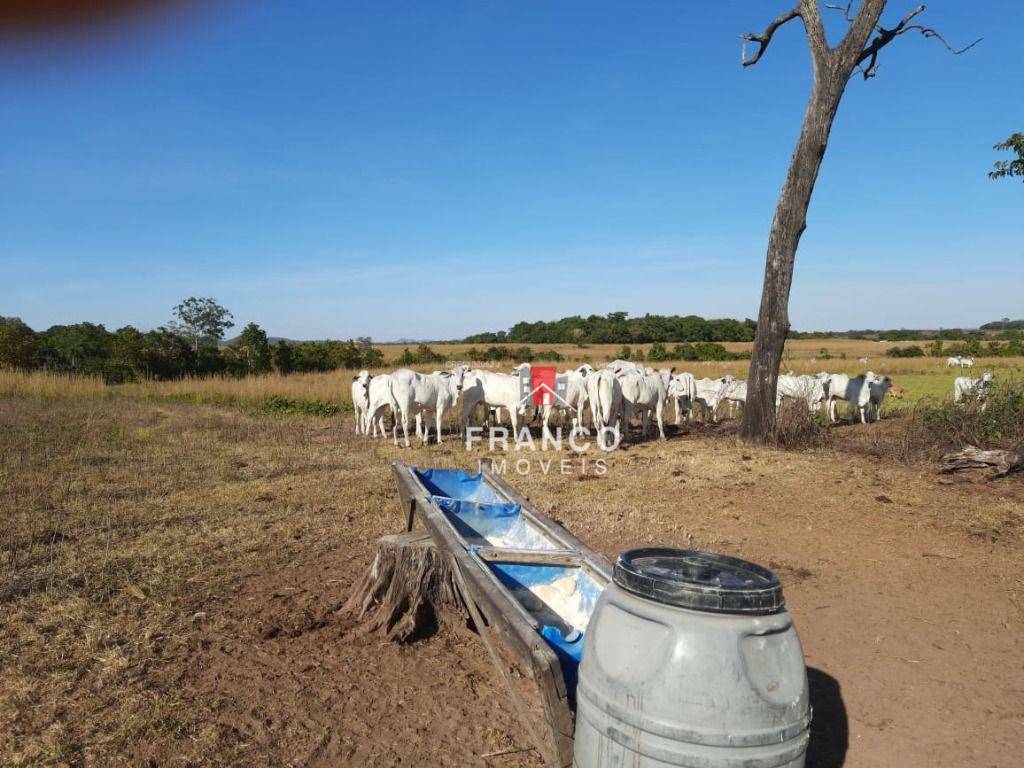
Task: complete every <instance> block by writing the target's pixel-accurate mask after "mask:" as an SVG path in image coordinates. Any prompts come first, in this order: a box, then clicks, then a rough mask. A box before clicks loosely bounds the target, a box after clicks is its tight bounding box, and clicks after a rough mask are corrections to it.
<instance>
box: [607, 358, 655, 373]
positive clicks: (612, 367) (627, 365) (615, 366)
mask: <svg viewBox="0 0 1024 768" xmlns="http://www.w3.org/2000/svg"><path fill="white" fill-rule="evenodd" d="M605 368H607V369H608V370H609V371H611V372H612V373H614V374H615V375H616V376H617V375H619V374H620V373H625V372H626V371H634V372H635V373H646V372H647V369H646V368H645V367H644V366H643V365H641V364H640V363H634V362H632V361H631V360H612V361H611V362H610V363H608V364H607V365H605Z"/></svg>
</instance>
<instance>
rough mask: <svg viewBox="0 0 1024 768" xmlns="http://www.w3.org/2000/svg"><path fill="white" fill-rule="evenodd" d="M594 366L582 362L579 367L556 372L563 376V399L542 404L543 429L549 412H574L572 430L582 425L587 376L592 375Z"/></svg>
mask: <svg viewBox="0 0 1024 768" xmlns="http://www.w3.org/2000/svg"><path fill="white" fill-rule="evenodd" d="M593 372H594V367H593V366H591V365H588V364H587V363H584V364H583V365H581V366H580V367H579V368H576V369H574V370H570V371H565V372H564V373H560V374H558V376H559V378H563V377H564V378H565V380H566V386H565V401H564V402H561V401H558V402H554V403H550V404H548V405H545V406H544V429H548V421H549V419H550V418H551V412H552V411H554V410H558V411H562V412H565V411H570V412H573V411H574V412H575V415H574V416H573V417H572V428H573V431H575V430H576V429H578V428H580V427H582V426H583V406H585V405H586V404H587V376H589V375H592V374H593Z"/></svg>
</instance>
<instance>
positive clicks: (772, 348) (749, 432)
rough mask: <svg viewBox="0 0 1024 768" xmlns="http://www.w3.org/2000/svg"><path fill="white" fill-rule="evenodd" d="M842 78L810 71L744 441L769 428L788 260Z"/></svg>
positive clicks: (762, 436)
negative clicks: (809, 87)
mask: <svg viewBox="0 0 1024 768" xmlns="http://www.w3.org/2000/svg"><path fill="white" fill-rule="evenodd" d="M848 77H849V72H843V73H836V72H834V71H827V70H826V71H819V72H817V73H816V74H815V78H814V88H813V89H812V91H811V98H810V101H809V102H808V104H807V113H806V114H805V115H804V124H803V128H802V130H801V131H800V139H799V140H798V141H797V145H796V150H795V151H794V152H793V159H792V160H791V161H790V164H789V173H788V174H787V176H786V182H785V184H783V186H782V192H781V193H780V194H779V202H778V205H777V206H776V208H775V218H774V219H772V229H771V234H770V236H769V238H768V257H767V260H766V262H765V268H764V289H763V291H762V293H761V310H760V312H759V313H758V316H757V334H756V336H755V337H754V348H753V351H752V353H751V356H750V371H749V374H748V380H747V403H746V408H745V409H744V411H743V426H742V428H741V430H740V434H741V435H742V437H744V438H745V439H747V440H754V441H760V442H764V441H767V440H770V439H771V437H772V434H773V431H774V428H775V392H776V385H777V382H778V378H779V365H780V363H781V362H782V350H783V347H784V345H785V343H786V336H787V335H788V334H789V289H790V286H791V285H792V282H793V262H794V260H795V258H796V250H797V246H798V245H799V244H800V236H801V235H802V234H803V232H804V229H806V227H807V208H808V206H809V205H810V202H811V194H812V193H813V192H814V184H815V182H816V181H817V179H818V170H819V169H820V168H821V161H822V158H823V157H824V156H825V147H826V146H827V145H828V136H829V133H830V131H831V130H832V121H833V120H834V119H835V116H836V111H837V110H838V109H839V102H840V100H841V99H842V96H843V89H844V87H845V84H846V79H847V78H848ZM840 78H841V79H840Z"/></svg>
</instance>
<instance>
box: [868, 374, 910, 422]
mask: <svg viewBox="0 0 1024 768" xmlns="http://www.w3.org/2000/svg"><path fill="white" fill-rule="evenodd" d="M890 391H891V392H892V396H893V397H903V390H902V389H901V388H900V386H899V385H897V384H896V383H894V382H893V380H892V379H890V378H889V377H888V376H883V377H882V378H878V377H877V376H876V377H874V378H873V379H872V380H871V381H869V382H868V411H869V412H870V413H872V414H874V417H873V418H872V419H871V420H872V421H878V420H879V419H881V418H882V403H883V402H884V401H885V396H886V394H888V393H889V392H890Z"/></svg>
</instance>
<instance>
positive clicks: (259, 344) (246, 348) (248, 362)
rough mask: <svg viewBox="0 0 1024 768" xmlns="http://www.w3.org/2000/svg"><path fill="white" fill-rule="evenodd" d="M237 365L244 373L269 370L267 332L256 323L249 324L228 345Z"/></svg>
mask: <svg viewBox="0 0 1024 768" xmlns="http://www.w3.org/2000/svg"><path fill="white" fill-rule="evenodd" d="M230 347H231V350H232V351H233V352H235V354H236V359H237V364H238V365H240V366H241V368H242V370H243V372H245V373H266V372H267V371H269V370H270V364H271V359H270V342H269V341H268V340H267V332H266V331H264V330H263V329H262V328H260V327H259V326H258V325H257V324H256V323H249V324H248V325H247V326H245V328H243V329H242V332H241V333H240V334H239V335H238V338H236V339H235V340H234V341H232V342H231V344H230Z"/></svg>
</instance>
